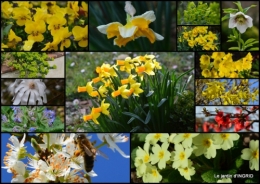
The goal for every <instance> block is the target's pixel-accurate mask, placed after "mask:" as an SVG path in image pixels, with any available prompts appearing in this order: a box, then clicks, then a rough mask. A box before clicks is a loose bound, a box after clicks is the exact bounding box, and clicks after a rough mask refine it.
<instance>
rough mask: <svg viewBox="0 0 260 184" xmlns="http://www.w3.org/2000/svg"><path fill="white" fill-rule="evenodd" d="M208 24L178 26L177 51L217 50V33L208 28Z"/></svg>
mask: <svg viewBox="0 0 260 184" xmlns="http://www.w3.org/2000/svg"><path fill="white" fill-rule="evenodd" d="M208 29H209V28H208V26H196V27H191V26H182V27H178V33H177V37H178V41H177V50H178V51H202V50H207V51H209V50H213V51H214V50H219V44H220V43H219V41H220V39H219V36H218V33H217V32H216V33H214V31H210V30H208Z"/></svg>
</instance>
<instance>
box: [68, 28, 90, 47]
mask: <svg viewBox="0 0 260 184" xmlns="http://www.w3.org/2000/svg"><path fill="white" fill-rule="evenodd" d="M72 33H73V36H74V40H75V41H79V42H78V45H79V46H80V47H87V46H88V25H86V26H85V27H80V26H75V27H73V29H72Z"/></svg>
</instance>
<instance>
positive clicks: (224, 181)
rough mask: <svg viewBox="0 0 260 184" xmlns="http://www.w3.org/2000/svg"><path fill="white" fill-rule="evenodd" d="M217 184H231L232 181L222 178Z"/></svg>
mask: <svg viewBox="0 0 260 184" xmlns="http://www.w3.org/2000/svg"><path fill="white" fill-rule="evenodd" d="M217 183H232V180H231V179H230V178H223V179H219V180H218V181H217Z"/></svg>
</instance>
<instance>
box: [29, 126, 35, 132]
mask: <svg viewBox="0 0 260 184" xmlns="http://www.w3.org/2000/svg"><path fill="white" fill-rule="evenodd" d="M35 130H36V128H35V127H31V128H30V129H29V130H28V132H35Z"/></svg>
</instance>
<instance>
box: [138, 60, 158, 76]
mask: <svg viewBox="0 0 260 184" xmlns="http://www.w3.org/2000/svg"><path fill="white" fill-rule="evenodd" d="M154 67H155V65H154V64H153V63H152V62H151V61H147V62H146V63H145V64H144V65H142V66H139V67H136V72H137V73H138V74H141V73H143V72H145V73H147V74H148V75H155V73H154V71H153V69H154Z"/></svg>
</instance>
